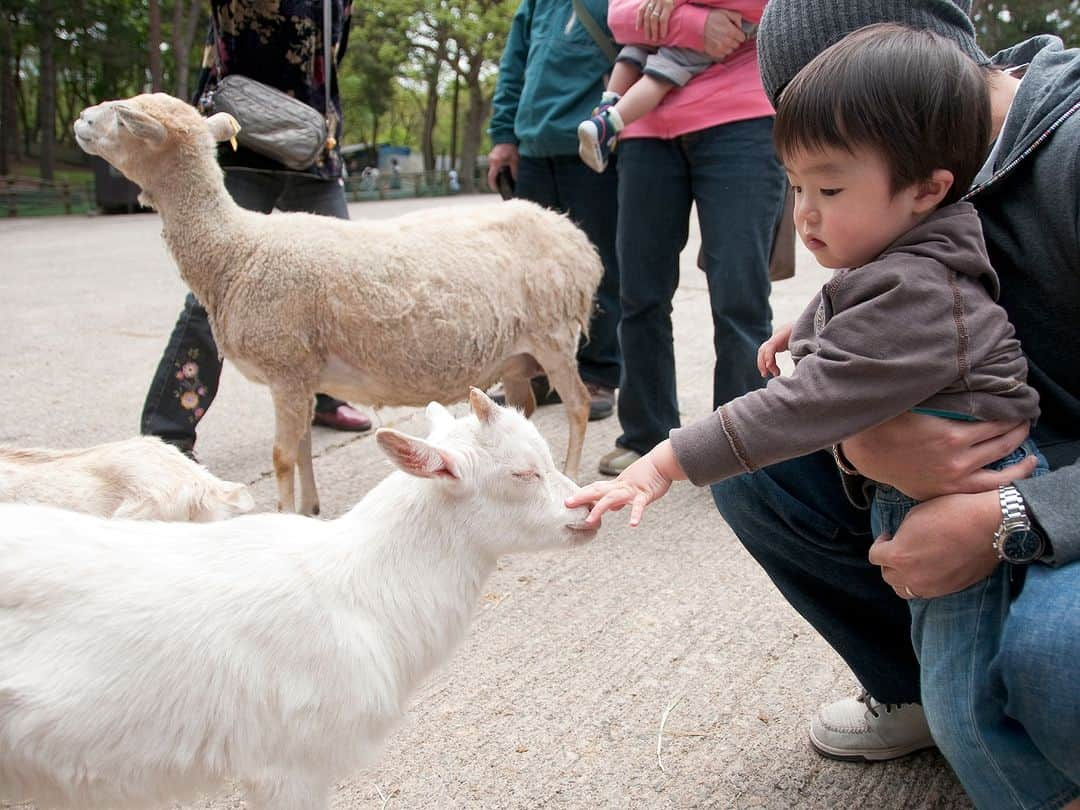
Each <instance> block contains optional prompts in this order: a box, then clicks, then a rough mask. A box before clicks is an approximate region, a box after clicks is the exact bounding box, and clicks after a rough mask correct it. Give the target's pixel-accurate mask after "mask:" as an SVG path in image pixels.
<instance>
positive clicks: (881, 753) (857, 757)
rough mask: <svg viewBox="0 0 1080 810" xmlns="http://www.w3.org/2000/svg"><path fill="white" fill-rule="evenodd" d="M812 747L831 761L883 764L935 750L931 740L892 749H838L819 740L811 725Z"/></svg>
mask: <svg viewBox="0 0 1080 810" xmlns="http://www.w3.org/2000/svg"><path fill="white" fill-rule="evenodd" d="M810 745H812V746H813V747H814V750H815V751H817V752H818V753H819V754H821V755H822V756H823V757H828V758H829V759H839V760H843V761H845V762H859V761H866V762H882V761H884V760H888V759H899V758H900V757H906V756H907V755H908V754H914V753H915V752H916V751H922V750H924V749H926V748H933V747H934V742H933V740H930V741H928V742H917V743H911V744H909V745H897V746H893V747H892V748H836V747H835V746H832V745H829V744H827V743H825V742H822V741H821V740H819V739H818V738H817V737H816V736H815V735H814V726H813V724H812V723H811V725H810Z"/></svg>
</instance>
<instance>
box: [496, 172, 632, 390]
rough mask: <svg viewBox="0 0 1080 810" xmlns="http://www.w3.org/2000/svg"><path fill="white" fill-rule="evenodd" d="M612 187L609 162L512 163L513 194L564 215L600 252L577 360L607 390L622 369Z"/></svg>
mask: <svg viewBox="0 0 1080 810" xmlns="http://www.w3.org/2000/svg"><path fill="white" fill-rule="evenodd" d="M613 163H614V161H613ZM617 188H618V176H617V175H616V173H615V166H614V165H609V166H608V168H607V171H605V172H604V173H603V174H597V173H596V172H594V171H593V170H592V169H590V168H589V167H588V166H586V165H585V164H584V163H582V162H581V158H579V157H578V156H577V155H572V156H571V155H561V156H558V157H547V158H537V157H527V156H525V155H522V156H521V159H520V162H519V163H518V175H517V188H516V192H515V196H517V197H520V198H521V199H524V200H532V201H533V202H535V203H539V204H540V205H542V206H544V207H545V208H550V209H551V210H553V211H561V212H564V213H566V214H567V215H568V216H569V217H570V219H571V220H573V222H574V223H575V224H576V225H577V226H578V227H579V228H581V230H583V231H584V232H585V235H586V236H588V237H589V241H590V242H592V243H593V245H595V246H596V249H597V251H599V253H600V260H601V261H602V262H603V264H604V276H603V278H602V279H601V281H600V287H599V289H597V291H596V306H595V309H594V310H593V316H592V319H591V320H590V322H589V338H588V340H586V339H585V338H584V337H583V338H582V341H581V346H580V347H579V348H578V353H577V359H578V373H580V374H581V379H583V380H585V381H586V382H591V383H596V384H599V385H603V386H605V387H607V388H615V387H616V386H617V385H618V384H619V374H620V371H621V369H622V359H621V355H620V352H619V335H618V327H619V314H620V312H619V263H618V261H617V260H616V258H615V224H616V222H617V220H618V215H619V207H618V205H619V202H618V194H617Z"/></svg>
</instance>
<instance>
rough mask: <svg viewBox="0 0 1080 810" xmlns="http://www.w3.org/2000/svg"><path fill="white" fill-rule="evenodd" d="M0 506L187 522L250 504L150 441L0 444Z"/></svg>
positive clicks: (238, 488) (236, 487) (234, 488)
mask: <svg viewBox="0 0 1080 810" xmlns="http://www.w3.org/2000/svg"><path fill="white" fill-rule="evenodd" d="M0 501H3V502H15V503H36V504H43V505H47V506H59V507H62V508H64V509H74V510H75V511H77V512H87V513H89V514H91V515H98V516H99V517H113V518H135V519H142V520H187V521H195V522H205V521H211V520H224V519H225V518H229V517H232V516H233V515H239V514H241V513H243V512H250V511H251V510H252V509H253V508H254V507H255V501H254V499H253V498H252V497H251V493H249V492H248V490H247V487H245V486H244V485H243V484H234V483H232V482H230V481H222V480H221V479H220V478H218V477H216V476H214V475H212V474H211V473H210V472H209V471H207V469H206V468H205V467H203V466H202V465H200V464H197V463H196V462H194V461H192V460H191V459H189V458H188V457H187V456H185V455H184V454H183V453H181V452H180V451H179V450H177V449H176V448H175V447H173V446H171V445H168V444H165V442H163V441H161V440H160V439H157V438H154V437H151V436H139V437H136V438H133V439H124V440H123V441H118V442H108V443H106V444H99V445H96V446H94V447H85V448H82V449H79V450H44V449H42V448H30V449H18V448H14V447H0Z"/></svg>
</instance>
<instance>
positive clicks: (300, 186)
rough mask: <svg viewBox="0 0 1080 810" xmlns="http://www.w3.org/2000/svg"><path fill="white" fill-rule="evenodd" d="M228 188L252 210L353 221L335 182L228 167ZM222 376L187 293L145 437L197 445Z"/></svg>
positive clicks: (151, 400) (322, 400)
mask: <svg viewBox="0 0 1080 810" xmlns="http://www.w3.org/2000/svg"><path fill="white" fill-rule="evenodd" d="M225 188H227V189H228V191H229V194H231V195H232V198H233V199H234V200H236V202H237V204H238V205H240V206H242V207H243V208H247V209H249V210H251V211H261V212H262V213H264V214H269V213H270V212H271V211H273V210H274V208H277V209H279V210H281V211H306V212H309V213H312V214H324V215H326V216H331V217H337V218H338V219H348V218H349V209H348V208H347V207H346V205H345V191H344V188H343V187H342V186H341V184H340V183H339V182H338V181H337V180H323V179H321V178H318V177H313V176H310V175H304V174H289V173H285V172H261V171H246V170H244V169H233V168H228V169H226V170H225ZM220 377H221V358H220V357H219V356H218V349H217V344H216V343H214V336H213V335H212V334H211V332H210V320H209V318H208V317H207V314H206V310H205V309H204V308H203V305H202V304H200V303H199V301H198V300H197V299H196V298H195V296H194V295H192V294H191V293H188V295H187V297H186V298H185V299H184V308H183V310H182V311H181V312H180V317H179V318H178V319H177V321H176V326H175V327H173V331H172V335H171V336H170V337H169V343H168V345H167V346H166V347H165V353H164V354H163V355H162V357H161V361H160V362H159V363H158V367H157V371H156V372H154V379H153V381H152V382H151V383H150V390H149V391H148V392H147V394H146V402H145V403H144V404H143V412H142V419H141V425H140V428H141V430H142V433H143V434H145V435H149V436H160V437H161V438H162V439H165V440H166V441H169V442H173V443H176V444H183V445H185V446H187V447H192V446H194V444H195V428H196V426H197V425H198V423H199V420H200V419H202V417H203V416H204V415H205V413H206V409H207V408H209V407H210V403H211V402H213V401H214V397H215V396H216V395H217V389H218V380H219V379H220ZM341 404H342V401H341V400H339V399H334V398H333V397H329V396H327V395H325V394H319V395H318V396H317V397H316V403H315V407H316V409H317V410H320V411H332V410H334V409H335V408H337V407H338V406H339V405H341Z"/></svg>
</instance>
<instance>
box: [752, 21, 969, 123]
mask: <svg viewBox="0 0 1080 810" xmlns="http://www.w3.org/2000/svg"><path fill="white" fill-rule="evenodd" d="M970 11H971V0H957V1H956V2H949V0H770V2H769V4H768V5H766V6H765V12H764V14H763V15H762V17H761V25H760V26H759V28H758V35H757V47H758V68H759V69H760V70H761V80H762V83H763V84H764V85H765V92H766V93H768V95H769V101H771V102H772V103H773V106H774V107H775V106H776V99H777V96H778V95H779V94H780V91H781V90H783V89H784V87H785V86H786V85H787V83H788V82H790V81H791V80H792V78H793V77H794V76H795V74H796V73H798V72H799V71H800V70H801V69H802V67H803V66H804V65H805V64H806V63H807V62H809V61H810V60H811V59H813V58H814V57H815V56H817V55H818V54H819V53H821V52H822V51H823V50H825V49H826V48H828V47H829V46H830V45H832V44H833V43H834V42H838V41H839V40H841V39H843V38H844V36H845V35H847V34H850V33H851V32H852V31H854V30H855V29H857V28H862V27H863V26H864V25H871V24H872V23H880V22H896V23H900V24H902V25H907V26H910V27H911V28H919V29H929V30H931V31H935V32H936V33H938V34H941V35H942V36H945V37H948V38H949V39H951V40H952V41H953V42H955V43H956V44H957V45H959V46H960V49H961V50H962V51H964V53H966V54H967V55H968V56H970V57H971V58H972V59H974V60H975V61H976V62H978V63H979V64H987V63H988V62H989V61H990V60H989V59H988V58H987V56H986V54H985V53H983V52H982V50H980V48H979V46H978V45H976V44H975V26H973V25H972V23H971V18H970V17H969V16H968V13H969V12H970Z"/></svg>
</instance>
